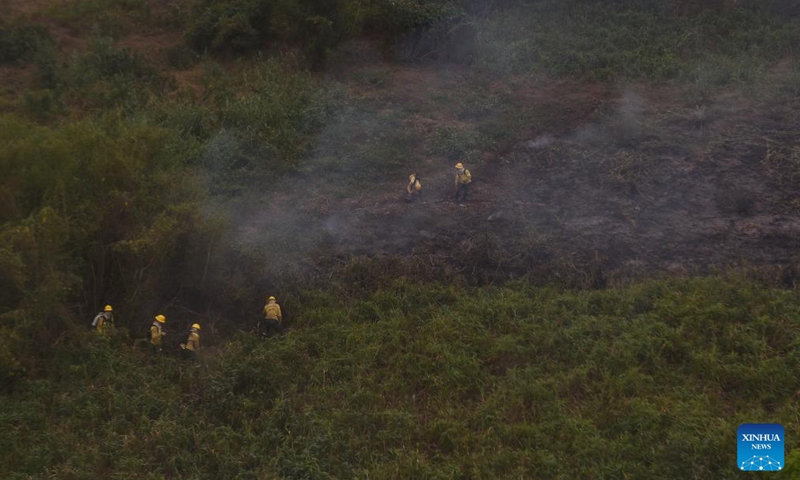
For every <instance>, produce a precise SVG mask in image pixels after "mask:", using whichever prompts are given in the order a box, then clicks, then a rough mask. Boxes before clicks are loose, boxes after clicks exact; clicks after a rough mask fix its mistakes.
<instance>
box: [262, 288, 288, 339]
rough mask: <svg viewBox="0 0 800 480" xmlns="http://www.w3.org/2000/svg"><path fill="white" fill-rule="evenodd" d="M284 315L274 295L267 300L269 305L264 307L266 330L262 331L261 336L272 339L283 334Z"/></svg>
mask: <svg viewBox="0 0 800 480" xmlns="http://www.w3.org/2000/svg"><path fill="white" fill-rule="evenodd" d="M282 321H283V315H282V314H281V306H280V305H278V303H277V301H276V300H275V297H273V296H272V295H270V296H269V298H267V304H266V305H264V328H263V329H260V328H259V330H260V332H259V333H260V334H261V335H263V336H265V337H270V336H272V335H273V334H275V333H281V332H282V331H283V327H281V322H282Z"/></svg>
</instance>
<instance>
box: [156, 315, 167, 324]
mask: <svg viewBox="0 0 800 480" xmlns="http://www.w3.org/2000/svg"><path fill="white" fill-rule="evenodd" d="M156 321H157V322H158V323H167V317H165V316H164V315H156Z"/></svg>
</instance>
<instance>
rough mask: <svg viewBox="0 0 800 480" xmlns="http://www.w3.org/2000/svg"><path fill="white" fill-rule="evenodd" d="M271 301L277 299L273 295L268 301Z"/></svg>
mask: <svg viewBox="0 0 800 480" xmlns="http://www.w3.org/2000/svg"><path fill="white" fill-rule="evenodd" d="M269 300H275V297H273V296H272V295H270V296H269V298H268V299H267V301H269Z"/></svg>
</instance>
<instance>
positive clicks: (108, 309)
mask: <svg viewBox="0 0 800 480" xmlns="http://www.w3.org/2000/svg"><path fill="white" fill-rule="evenodd" d="M103 311H104V312H113V311H114V309H113V308H111V305H106V306H105V308H103Z"/></svg>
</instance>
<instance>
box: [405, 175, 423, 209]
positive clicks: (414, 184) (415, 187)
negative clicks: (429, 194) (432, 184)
mask: <svg viewBox="0 0 800 480" xmlns="http://www.w3.org/2000/svg"><path fill="white" fill-rule="evenodd" d="M406 194H407V195H406V201H408V202H413V201H414V200H416V199H417V198H419V197H421V196H422V183H420V178H419V175H417V174H416V173H412V174H411V175H409V177H408V185H406Z"/></svg>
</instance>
